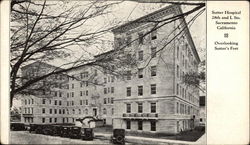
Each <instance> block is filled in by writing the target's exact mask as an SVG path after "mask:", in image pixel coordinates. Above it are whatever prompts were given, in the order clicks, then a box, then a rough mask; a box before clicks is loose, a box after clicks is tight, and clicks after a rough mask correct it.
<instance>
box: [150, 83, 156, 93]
mask: <svg viewBox="0 0 250 145" xmlns="http://www.w3.org/2000/svg"><path fill="white" fill-rule="evenodd" d="M151 94H156V84H152V85H151Z"/></svg>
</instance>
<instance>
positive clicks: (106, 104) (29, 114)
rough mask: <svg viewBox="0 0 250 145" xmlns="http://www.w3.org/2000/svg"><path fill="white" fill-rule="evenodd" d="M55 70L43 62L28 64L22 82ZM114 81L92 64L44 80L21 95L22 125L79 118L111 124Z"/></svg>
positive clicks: (112, 77)
mask: <svg viewBox="0 0 250 145" xmlns="http://www.w3.org/2000/svg"><path fill="white" fill-rule="evenodd" d="M55 68H56V67H55V66H52V65H48V64H46V63H41V62H35V63H32V64H29V65H27V66H25V67H23V68H22V74H23V78H24V79H23V83H25V82H27V81H28V80H30V79H32V78H36V77H39V76H42V75H45V74H47V73H49V72H51V71H53V70H54V69H55ZM58 69H59V68H58ZM25 78H27V79H25ZM114 80H115V77H114V76H110V75H109V74H108V73H103V69H100V68H98V67H95V66H92V65H91V63H89V64H86V65H83V66H82V67H79V68H77V69H74V70H72V71H67V72H64V74H57V75H52V76H50V77H48V78H46V79H43V80H42V81H39V82H38V83H36V84H35V85H32V86H31V87H29V88H28V89H26V91H27V92H26V94H25V95H22V113H21V114H22V117H21V118H22V122H24V123H26V124H29V123H51V124H54V123H74V122H75V120H76V119H77V118H83V117H85V116H95V117H97V118H99V119H103V120H104V124H107V125H112V115H113V113H114V108H113V100H114V95H113V94H114Z"/></svg>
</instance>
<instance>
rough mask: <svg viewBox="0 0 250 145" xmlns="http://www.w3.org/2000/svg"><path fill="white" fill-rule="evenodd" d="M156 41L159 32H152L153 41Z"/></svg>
mask: <svg viewBox="0 0 250 145" xmlns="http://www.w3.org/2000/svg"><path fill="white" fill-rule="evenodd" d="M155 39H157V31H156V30H154V31H152V32H151V40H155Z"/></svg>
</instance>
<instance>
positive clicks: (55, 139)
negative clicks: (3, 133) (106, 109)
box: [10, 131, 111, 144]
mask: <svg viewBox="0 0 250 145" xmlns="http://www.w3.org/2000/svg"><path fill="white" fill-rule="evenodd" d="M10 144H111V143H110V142H109V140H100V139H94V140H93V141H85V140H81V139H70V138H62V137H59V136H48V135H42V134H34V133H29V132H28V131H11V132H10Z"/></svg>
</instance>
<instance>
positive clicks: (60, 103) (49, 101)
mask: <svg viewBox="0 0 250 145" xmlns="http://www.w3.org/2000/svg"><path fill="white" fill-rule="evenodd" d="M55 69H60V68H57V67H55V66H52V65H49V64H46V63H42V62H34V63H32V64H29V65H26V66H24V67H23V68H22V78H23V80H22V83H26V82H28V81H29V80H32V79H33V78H38V77H39V76H43V75H46V74H48V73H49V72H51V71H53V70H55ZM65 82H67V77H66V76H65V75H61V74H60V75H51V76H50V77H48V78H46V79H42V80H41V81H38V82H37V83H35V84H32V85H31V86H29V87H28V88H27V89H25V91H24V92H23V95H22V102H21V103H22V105H21V106H22V108H21V110H22V111H21V112H22V113H21V121H22V122H24V123H26V124H29V123H62V122H65V118H63V117H62V115H63V114H66V113H67V112H66V110H67V108H65V103H66V102H65V100H66V97H65V92H64V87H65V86H64V83H65Z"/></svg>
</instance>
